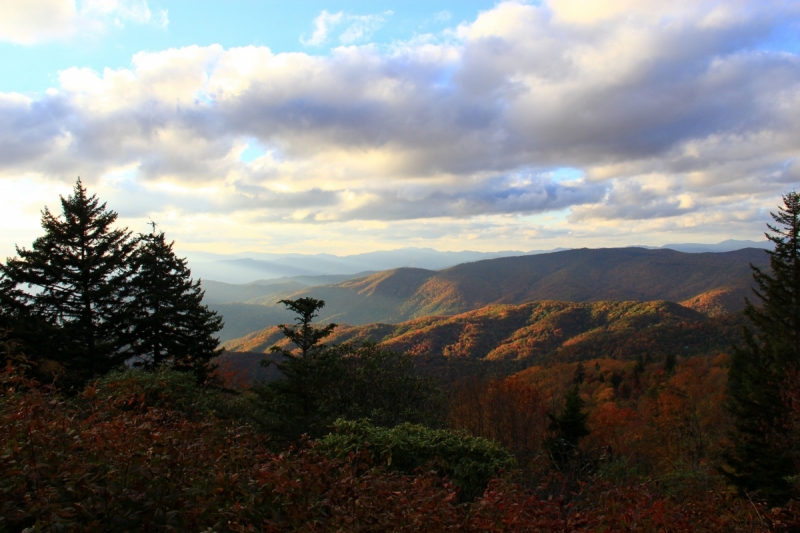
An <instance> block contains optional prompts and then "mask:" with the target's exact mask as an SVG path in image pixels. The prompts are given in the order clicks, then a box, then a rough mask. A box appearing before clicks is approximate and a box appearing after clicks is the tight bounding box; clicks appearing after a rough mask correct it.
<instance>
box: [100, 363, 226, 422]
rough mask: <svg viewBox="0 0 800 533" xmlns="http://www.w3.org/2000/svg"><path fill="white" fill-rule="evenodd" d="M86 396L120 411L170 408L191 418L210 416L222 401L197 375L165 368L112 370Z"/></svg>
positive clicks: (216, 392)
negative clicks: (197, 378)
mask: <svg viewBox="0 0 800 533" xmlns="http://www.w3.org/2000/svg"><path fill="white" fill-rule="evenodd" d="M87 395H89V396H91V397H92V399H93V400H94V401H95V402H98V401H99V402H104V403H105V404H106V405H108V406H111V407H115V408H117V409H121V410H141V411H146V410H147V409H148V408H157V409H167V410H171V411H180V412H182V413H184V414H186V415H187V416H190V417H205V416H208V415H210V414H212V413H215V412H216V411H217V410H218V409H219V407H220V406H221V404H222V398H221V395H220V392H219V391H218V390H216V389H212V388H209V387H203V386H202V385H199V384H198V383H197V380H196V379H195V376H194V374H192V373H189V372H179V371H177V370H171V369H169V368H164V367H162V368H158V369H157V370H155V371H153V372H146V371H142V370H124V371H115V372H111V373H110V374H107V375H105V376H104V377H102V378H101V379H99V380H98V381H97V382H95V384H94V385H90V386H89V387H88V388H87V391H86V393H84V396H87Z"/></svg>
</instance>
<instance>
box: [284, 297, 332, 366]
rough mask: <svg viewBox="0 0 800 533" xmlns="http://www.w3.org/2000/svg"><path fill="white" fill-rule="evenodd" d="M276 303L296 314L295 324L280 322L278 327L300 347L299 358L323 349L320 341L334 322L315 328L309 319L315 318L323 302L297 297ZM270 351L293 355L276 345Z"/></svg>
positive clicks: (329, 332) (326, 335) (327, 334)
mask: <svg viewBox="0 0 800 533" xmlns="http://www.w3.org/2000/svg"><path fill="white" fill-rule="evenodd" d="M278 303H279V304H283V305H285V306H286V307H287V308H289V309H291V310H292V311H294V312H295V313H296V314H297V318H295V322H297V325H296V326H287V325H285V324H281V325H280V326H278V328H279V329H280V330H281V333H283V334H284V336H285V337H286V338H287V339H289V340H290V341H292V342H293V343H294V344H295V345H296V346H297V347H298V348H300V358H301V359H306V358H307V357H310V356H313V355H314V354H315V353H316V352H320V351H324V350H325V345H324V344H321V343H320V341H321V340H322V339H324V338H325V337H328V336H329V335H330V334H331V333H332V332H333V330H334V329H336V324H328V325H327V326H324V327H322V328H315V327H313V326H312V325H311V321H312V320H314V318H316V316H317V315H318V312H319V310H320V309H322V308H323V307H325V302H324V301H323V300H317V299H316V298H298V299H296V300H278ZM270 351H272V352H273V353H276V352H277V353H281V354H283V355H285V356H287V357H291V356H293V354H292V353H291V352H290V351H287V350H284V349H281V348H278V347H272V348H271V350H270Z"/></svg>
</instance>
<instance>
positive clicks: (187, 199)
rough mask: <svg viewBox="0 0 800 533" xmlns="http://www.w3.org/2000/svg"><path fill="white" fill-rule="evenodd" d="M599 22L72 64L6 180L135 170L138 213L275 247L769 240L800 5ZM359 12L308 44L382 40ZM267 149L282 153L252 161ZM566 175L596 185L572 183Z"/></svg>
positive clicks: (536, 17) (785, 154) (685, 7)
mask: <svg viewBox="0 0 800 533" xmlns="http://www.w3.org/2000/svg"><path fill="white" fill-rule="evenodd" d="M115 5H116V4H115ZM583 5H584V4H581V3H580V2H567V1H563V2H559V1H551V2H549V3H544V4H543V5H532V4H527V3H517V2H506V3H502V4H499V5H498V6H496V7H495V8H494V9H492V10H490V11H487V12H483V13H481V15H480V16H479V17H478V18H477V19H476V20H475V21H473V22H472V23H469V24H463V25H461V26H459V28H458V29H457V30H456V32H455V34H454V35H455V36H453V35H450V36H443V37H441V39H438V40H437V39H429V40H426V41H424V42H423V41H411V42H408V43H395V44H394V45H393V46H391V47H378V46H373V45H369V44H364V45H362V46H343V47H338V48H334V49H333V50H332V51H331V52H330V53H328V54H326V55H316V56H315V55H310V54H305V53H281V54H275V53H273V52H272V51H271V50H270V49H268V48H266V47H254V46H251V47H243V48H231V49H225V48H222V47H221V46H218V45H213V46H208V47H200V46H189V47H185V48H180V49H170V50H165V51H161V52H147V53H140V54H137V55H136V56H134V58H133V62H132V65H131V67H130V68H127V69H116V70H114V69H106V70H104V71H103V72H95V71H91V70H88V69H82V68H77V67H76V68H72V69H68V70H66V71H63V72H62V73H61V75H60V81H59V85H58V87H57V88H56V89H53V90H51V91H49V92H48V93H47V94H43V95H40V96H35V97H32V96H22V95H16V94H0V179H10V178H11V177H13V176H19V175H25V176H31V177H33V178H31V179H34V178H35V179H40V180H45V179H50V180H54V179H56V178H58V177H62V178H63V179H65V180H66V181H71V180H73V179H74V176H76V175H78V174H80V175H81V176H84V177H85V179H86V180H87V182H89V183H92V180H94V182H95V183H97V184H102V183H104V180H108V179H110V178H107V176H112V175H115V173H119V172H122V171H123V170H122V169H124V172H127V173H128V174H127V175H129V176H130V177H129V180H132V182H133V183H135V184H136V186H137V187H139V189H137V190H138V191H139V192H138V193H137V194H139V195H142V198H145V197H147V196H148V195H151V196H152V197H153V198H156V197H157V198H158V200H157V201H156V200H154V201H152V202H151V203H150V204H148V202H147V201H145V200H142V201H141V202H140V203H138V204H137V205H138V206H140V207H139V208H137V209H136V210H133V211H132V212H131V213H130V216H144V215H146V214H147V213H146V212H145V211H146V210H147V209H148V205H149V206H150V207H149V208H151V209H152V210H154V212H158V213H162V214H165V213H166V215H164V216H173V215H169V213H173V214H174V213H180V214H182V215H181V216H184V217H189V216H190V215H191V214H192V213H194V214H197V213H207V214H208V216H209V217H211V216H214V217H216V216H223V215H226V216H229V217H232V219H235V220H247V221H250V222H248V223H252V224H254V228H259V227H260V228H262V230H260V231H261V233H264V232H265V231H266V230H264V229H263V228H267V227H269V228H272V229H273V230H274V228H275V227H276V226H275V225H287V224H292V225H294V226H295V227H296V228H305V227H308V228H314V227H318V226H319V225H321V224H324V225H326V228H339V229H338V230H336V231H341V232H342V233H341V235H344V234H345V230H346V229H347V228H350V229H353V228H356V229H354V230H353V231H355V232H356V233H357V234H358V232H359V231H365V232H366V231H367V230H366V229H363V228H367V227H369V228H371V229H370V230H369V231H370V232H371V231H373V230H375V231H378V230H377V229H375V228H380V227H383V228H384V229H380V231H382V232H384V233H383V234H384V235H388V232H389V230H388V229H385V228H386V226H385V224H386V223H388V222H391V221H399V220H404V221H414V222H413V224H412V223H411V222H409V224H411V225H410V226H409V227H417V228H422V227H423V226H424V224H423V221H428V223H429V224H444V225H448V224H450V222H451V221H460V222H459V223H461V224H464V228H465V229H464V231H463V232H461V233H458V235H460V236H461V237H463V238H467V237H466V235H472V234H474V235H478V236H481V237H479V238H489V237H487V235H489V234H488V233H486V232H485V231H484V230H483V229H481V228H483V227H484V225H486V224H488V225H489V226H491V227H495V228H498V227H502V228H504V229H503V232H504V233H503V235H505V236H506V237H503V239H507V240H503V239H500V238H499V237H498V239H500V240H498V242H501V241H502V242H512V241H511V240H510V239H512V238H519V239H522V238H534V237H535V236H537V235H538V236H544V235H551V236H552V235H561V236H564V235H568V236H571V237H570V238H575V239H597V238H599V237H598V236H601V237H602V238H603V239H606V241H605V242H608V243H613V242H617V241H615V239H622V238H623V237H624V238H628V235H629V234H630V232H631V231H634V230H633V229H631V228H636V229H635V231H639V232H641V234H642V235H644V234H645V233H647V232H651V233H648V235H654V234H655V233H653V232H658V231H669V232H678V233H680V232H683V231H686V232H688V231H695V232H697V231H705V229H703V230H701V229H700V228H708V231H709V233H708V234H707V235H710V237H709V238H710V239H712V240H713V239H715V238H717V237H720V239H721V238H722V237H732V236H739V237H745V238H753V237H755V236H758V234H759V233H760V232H761V228H762V227H763V219H764V216H765V213H766V211H767V210H768V209H770V208H772V206H773V205H775V203H776V201H777V199H778V198H779V195H780V193H781V192H784V191H785V190H786V189H788V188H790V187H791V186H793V185H794V184H796V183H798V178H800V171H798V165H797V163H795V162H796V161H797V160H798V157H800V148H798V147H800V126H799V125H800V57H798V56H797V54H795V53H792V52H791V51H787V50H780V49H779V48H776V47H775V45H774V42H773V41H772V40H771V39H772V36H773V35H774V34H775V32H776V31H777V30H780V28H782V27H784V26H786V27H789V26H791V25H793V24H796V23H797V22H800V14H799V13H798V9H797V6H796V5H795V4H794V3H762V2H756V1H752V2H748V1H744V0H742V1H741V2H737V3H736V4H735V6H734V7H735V8H736V9H733V10H732V9H728V7H730V6H727V5H726V6H727V7H726V6H722V7H720V6H721V4H719V3H718V2H713V1H709V2H703V1H693V2H658V3H646V2H645V3H636V5H635V6H632V7H631V6H629V7H630V8H629V9H625V10H620V9H617V8H615V7H614V6H615V5H616V4H606V3H592V5H593V6H595V8H593V10H589V11H586V10H583V9H582V8H581V6H583ZM731 5H734V4H731ZM98 9H100V8H98ZM742 13H745V14H746V16H743V15H742ZM142 16H144V15H142ZM381 16H383V15H381ZM353 17H354V16H352V15H347V14H344V13H334V14H330V13H327V12H323V13H322V14H320V16H319V17H318V18H317V19H316V22H315V24H316V30H315V32H314V34H313V35H312V36H311V37H309V39H308V40H307V41H306V44H309V45H312V44H321V43H323V42H330V41H332V40H334V39H338V41H339V42H343V40H350V39H353V40H356V39H362V40H363V39H368V35H369V32H370V31H374V30H370V28H374V27H376V26H370V25H369V24H367V23H366V22H365V21H364V20H361V19H357V18H353ZM129 20H134V18H133V15H130V16H129ZM359 24H362V26H359ZM376 24H377V23H376ZM348 32H350V33H348ZM767 42H770V43H772V44H771V45H770V47H765V46H764V43H767ZM251 141H252V142H257V143H258V145H259V146H260V147H262V148H263V149H264V153H263V155H260V156H259V157H256V158H255V159H253V160H252V161H247V162H244V161H242V160H241V154H242V150H243V149H244V147H245V146H246V145H247V144H248V143H249V142H251ZM563 167H571V168H575V169H578V170H579V171H580V172H579V175H581V176H582V177H581V178H580V179H574V180H569V181H564V180H559V179H556V178H554V177H553V176H552V171H553V170H554V169H557V168H563ZM121 198H122V197H121ZM553 213H561V215H558V216H555V215H553ZM176 216H177V215H176ZM196 216H199V215H196ZM550 216H552V217H554V218H547V217H550ZM541 217H544V218H541ZM534 219H535V221H534ZM540 219H541V220H540ZM514 220H516V221H517V222H513V221H514ZM634 222H635V224H634ZM243 223H244V222H243ZM453 223H455V222H453ZM515 224H516V225H515ZM760 224H761V226H760ZM382 225H383V226H382ZM448 227H449V226H448ZM358 228H362V229H358ZM469 228H473V229H474V231H472V230H470V229H469ZM514 228H517V229H514ZM748 228H749V229H748ZM187 231H188V230H187ZM253 231H255V229H254V230H253ZM270 231H271V230H270ZM275 231H277V230H275ZM297 231H301V230H300V229H297ZM302 231H306V230H302ZM307 231H308V234H309V235H311V234H313V231H318V230H312V229H308V230H307ZM331 231H334V230H333V229H332V230H331ZM409 231H410V230H409ZM420 231H424V232H428V233H429V234H431V235H434V234H438V233H437V232H436V231H433V230H420ZM498 231H499V230H498ZM732 232H733V233H732ZM747 232H750V234H747ZM369 234H370V235H377V234H378V233H369ZM751 234H752V235H751ZM364 235H366V233H364ZM448 235H450V234H448ZM514 235H515V236H516V237H512V236H514ZM407 238H409V239H411V237H407ZM442 238H444V237H442ZM448 238H450V237H448ZM453 238H455V237H453ZM536 238H540V237H536ZM541 238H544V237H541ZM548 238H549V237H548ZM565 238H566V237H565ZM648 239H649V240H650V241H651V242H654V241H653V239H652V238H651V237H648ZM675 239H676V237H674V236H672V237H670V238H669V239H668V240H670V241H674V240H675ZM645 240H647V239H645ZM443 242H444V241H443ZM448 242H451V243H452V242H455V241H448ZM561 245H564V244H561Z"/></svg>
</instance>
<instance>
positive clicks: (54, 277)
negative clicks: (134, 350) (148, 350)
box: [0, 178, 135, 385]
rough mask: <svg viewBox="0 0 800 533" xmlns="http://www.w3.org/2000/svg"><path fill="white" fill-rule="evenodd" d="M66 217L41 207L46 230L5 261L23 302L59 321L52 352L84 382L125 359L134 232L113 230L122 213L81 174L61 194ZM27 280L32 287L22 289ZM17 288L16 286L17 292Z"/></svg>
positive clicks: (71, 378)
mask: <svg viewBox="0 0 800 533" xmlns="http://www.w3.org/2000/svg"><path fill="white" fill-rule="evenodd" d="M61 211H62V212H61V216H54V215H53V214H52V213H51V212H50V211H49V210H48V209H47V208H45V209H44V211H43V212H42V228H43V229H44V230H45V234H44V236H42V237H39V238H38V239H36V240H35V241H34V243H33V247H32V249H30V250H27V249H25V248H19V247H17V255H18V257H17V258H9V259H8V260H7V262H6V264H5V265H2V266H0V272H2V275H3V278H5V279H6V280H7V284H8V286H9V287H11V292H7V294H9V295H10V297H11V298H12V299H14V300H15V301H16V302H17V305H18V306H20V307H19V308H24V309H26V310H27V312H28V313H30V314H32V315H35V316H37V317H40V318H42V319H44V320H45V321H46V322H47V323H48V324H49V325H51V326H53V327H56V328H58V330H59V331H60V333H61V335H58V341H57V342H58V344H59V345H52V346H49V347H48V348H47V349H48V350H49V351H50V355H53V354H57V355H56V358H57V359H58V362H59V363H61V364H62V365H63V366H64V368H65V370H66V375H65V381H66V382H67V383H68V384H70V385H73V384H76V385H77V384H79V383H81V382H82V381H85V380H86V379H90V378H92V377H95V376H99V375H102V374H104V373H106V372H108V371H109V370H110V369H111V368H113V367H115V366H117V365H118V364H120V363H121V362H122V361H123V355H122V350H121V348H122V347H123V344H124V340H123V330H124V328H125V306H124V305H121V302H124V300H125V298H126V291H127V289H128V286H129V283H128V282H129V278H130V269H129V261H128V260H129V258H130V256H131V254H132V252H133V250H134V246H135V245H134V243H133V242H132V240H131V238H130V232H128V231H127V230H126V229H114V228H113V225H114V223H115V222H116V220H117V214H116V213H115V212H113V211H109V210H106V205H105V204H100V202H99V200H98V199H97V197H96V196H95V195H92V196H88V195H87V193H86V189H85V188H84V186H83V184H82V183H81V180H80V178H79V179H78V181H77V182H76V184H75V187H74V189H73V194H72V195H70V196H69V197H67V198H64V197H61ZM20 285H27V286H28V287H29V288H30V289H31V290H29V291H25V292H22V291H18V290H17V288H18V287H19V286H20ZM14 291H16V292H14Z"/></svg>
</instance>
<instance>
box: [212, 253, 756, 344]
mask: <svg viewBox="0 0 800 533" xmlns="http://www.w3.org/2000/svg"><path fill="white" fill-rule="evenodd" d="M767 258H768V256H767V254H765V253H764V251H763V250H760V249H754V248H747V249H743V250H737V251H733V252H725V253H682V252H676V251H674V250H665V249H659V250H647V249H644V248H607V249H581V250H568V251H562V252H554V253H549V254H540V255H534V256H520V257H504V258H499V259H489V260H485V261H477V262H474V263H464V264H461V265H458V266H455V267H452V268H448V269H445V270H441V271H433V270H425V269H419V268H399V269H395V270H387V271H383V272H379V273H377V274H373V275H370V276H365V277H361V278H355V279H350V280H347V281H344V282H341V283H338V284H331V285H318V286H315V287H308V288H304V289H302V290H299V291H296V292H294V293H292V294H291V295H289V294H287V293H286V292H283V293H281V297H289V298H300V297H313V298H317V299H321V300H324V301H325V303H326V305H325V308H324V309H322V311H321V312H320V315H319V319H318V320H319V321H321V322H335V323H337V324H349V325H363V324H372V323H386V324H398V323H400V322H404V321H408V320H413V319H415V318H422V317H425V316H430V315H456V314H459V313H464V312H467V311H473V310H476V309H480V308H483V307H485V306H488V305H492V304H521V303H526V302H531V301H537V300H559V301H567V302H596V301H606V300H619V301H626V300H627V301H655V300H669V301H672V302H680V303H682V304H684V305H685V306H686V307H689V308H692V309H694V310H697V311H699V312H701V313H704V314H707V315H709V316H721V315H724V314H727V313H732V312H736V311H739V310H741V309H742V307H743V304H744V296H745V295H747V294H749V293H750V284H751V281H752V275H751V271H750V264H751V263H752V264H755V265H756V266H760V267H768V261H767ZM275 300H277V298H274V297H272V298H271V300H270V299H263V298H262V299H260V300H258V299H256V300H250V301H249V302H248V303H250V304H255V303H265V304H266V303H269V302H270V301H272V302H274V301H275ZM265 307H267V308H272V309H274V310H275V311H276V312H274V313H269V312H265V310H263V309H257V308H256V306H254V307H253V308H247V307H241V306H240V307H236V308H235V309H231V311H235V312H236V317H235V318H229V317H228V316H225V321H226V323H227V324H229V326H228V327H229V328H230V329H229V330H228V331H230V332H233V331H234V330H235V331H236V332H238V333H240V335H244V333H247V332H254V331H256V330H259V329H261V328H264V327H268V326H274V325H277V324H279V323H281V321H285V318H282V317H285V316H286V315H285V314H280V313H279V312H278V311H279V310H282V307H281V306H280V305H279V304H276V303H272V304H271V305H267V306H265ZM220 311H222V312H223V315H225V312H226V311H225V310H224V309H221V308H220ZM247 311H252V312H253V313H254V314H257V315H258V317H257V318H254V319H248V318H247V317H246V314H247V313H246V312H247ZM233 320H236V321H245V320H246V321H247V326H246V327H244V325H242V326H234V324H233ZM253 326H257V327H253ZM228 331H226V340H227V339H231V338H233V337H234V335H232V334H230V333H228Z"/></svg>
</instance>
